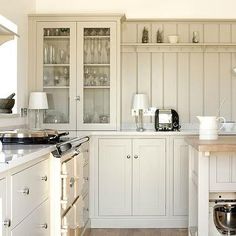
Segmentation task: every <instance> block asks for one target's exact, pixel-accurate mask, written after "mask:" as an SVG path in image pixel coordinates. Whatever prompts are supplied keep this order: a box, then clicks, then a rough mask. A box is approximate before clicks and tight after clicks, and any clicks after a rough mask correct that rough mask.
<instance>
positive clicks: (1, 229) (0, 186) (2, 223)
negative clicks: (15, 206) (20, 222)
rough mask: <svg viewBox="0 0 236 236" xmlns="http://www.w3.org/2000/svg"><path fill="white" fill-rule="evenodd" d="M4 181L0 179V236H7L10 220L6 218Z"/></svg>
mask: <svg viewBox="0 0 236 236" xmlns="http://www.w3.org/2000/svg"><path fill="white" fill-rule="evenodd" d="M6 187H7V186H6V179H5V178H3V179H0V235H2V236H5V235H7V228H8V227H9V226H10V223H11V222H10V219H8V218H7V208H6V207H7V188H6Z"/></svg>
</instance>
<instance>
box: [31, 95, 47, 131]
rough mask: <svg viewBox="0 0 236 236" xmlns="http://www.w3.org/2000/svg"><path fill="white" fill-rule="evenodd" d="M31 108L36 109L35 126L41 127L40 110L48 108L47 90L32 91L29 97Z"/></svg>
mask: <svg viewBox="0 0 236 236" xmlns="http://www.w3.org/2000/svg"><path fill="white" fill-rule="evenodd" d="M28 108H29V109H30V110H36V111H35V128H36V129H40V121H39V117H40V110H46V109H48V100H47V94H46V93H45V92H31V93H30V98H29V107H28Z"/></svg>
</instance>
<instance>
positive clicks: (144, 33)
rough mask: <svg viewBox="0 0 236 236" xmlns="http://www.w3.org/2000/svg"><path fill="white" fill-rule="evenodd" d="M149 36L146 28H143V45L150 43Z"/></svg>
mask: <svg viewBox="0 0 236 236" xmlns="http://www.w3.org/2000/svg"><path fill="white" fill-rule="evenodd" d="M148 41H149V36H148V30H147V29H146V27H144V28H143V36H142V43H148Z"/></svg>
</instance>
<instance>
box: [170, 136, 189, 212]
mask: <svg viewBox="0 0 236 236" xmlns="http://www.w3.org/2000/svg"><path fill="white" fill-rule="evenodd" d="M173 204H174V206H173V215H174V216H187V215H188V145H187V143H186V142H185V141H184V138H175V139H174V140H173Z"/></svg>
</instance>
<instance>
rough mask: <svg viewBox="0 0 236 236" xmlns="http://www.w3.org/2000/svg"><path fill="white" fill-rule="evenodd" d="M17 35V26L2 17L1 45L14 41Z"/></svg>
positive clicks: (0, 23)
mask: <svg viewBox="0 0 236 236" xmlns="http://www.w3.org/2000/svg"><path fill="white" fill-rule="evenodd" d="M15 36H18V37H19V35H18V34H17V26H16V25H15V24H14V23H13V22H11V21H10V20H8V19H7V18H5V17H4V16H2V15H0V45H1V44H3V43H5V42H7V41H9V40H13V39H14V38H15Z"/></svg>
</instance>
